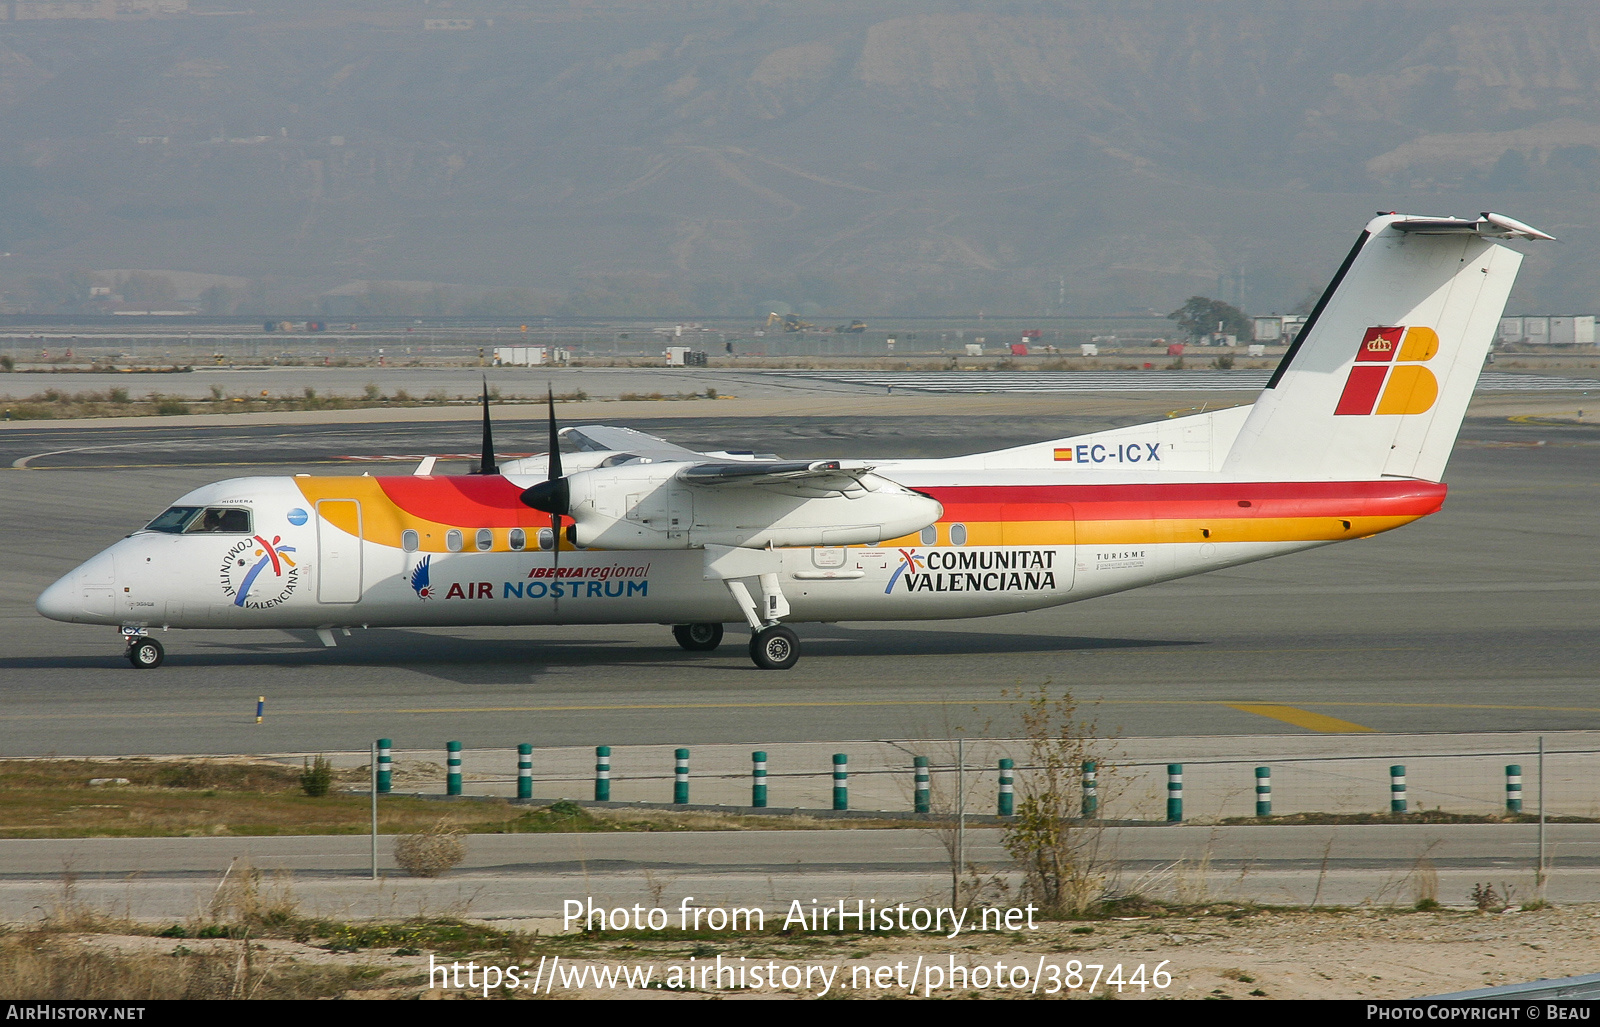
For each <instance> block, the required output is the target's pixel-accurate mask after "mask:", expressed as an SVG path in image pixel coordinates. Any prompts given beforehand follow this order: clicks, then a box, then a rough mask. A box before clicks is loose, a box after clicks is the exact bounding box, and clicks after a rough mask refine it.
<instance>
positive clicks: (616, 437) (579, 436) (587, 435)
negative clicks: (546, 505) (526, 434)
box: [561, 424, 707, 463]
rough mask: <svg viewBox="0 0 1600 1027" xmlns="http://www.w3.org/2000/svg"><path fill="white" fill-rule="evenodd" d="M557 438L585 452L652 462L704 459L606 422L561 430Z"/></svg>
mask: <svg viewBox="0 0 1600 1027" xmlns="http://www.w3.org/2000/svg"><path fill="white" fill-rule="evenodd" d="M561 437H562V438H563V439H566V440H567V441H568V442H571V443H572V444H573V445H575V446H577V447H578V449H580V450H585V451H587V452H602V451H603V452H613V453H631V454H633V455H634V456H642V457H644V458H646V459H648V460H651V461H653V462H656V463H661V462H663V461H681V460H705V459H707V457H706V455H705V454H704V453H700V452H696V451H695V450H692V449H685V448H684V447H682V446H678V445H674V444H673V443H671V442H668V441H667V440H666V439H658V438H656V437H655V436H654V435H646V434H645V433H644V432H642V431H634V430H633V429H632V428H615V427H612V426H611V425H607V424H585V425H582V426H581V427H577V428H563V429H561Z"/></svg>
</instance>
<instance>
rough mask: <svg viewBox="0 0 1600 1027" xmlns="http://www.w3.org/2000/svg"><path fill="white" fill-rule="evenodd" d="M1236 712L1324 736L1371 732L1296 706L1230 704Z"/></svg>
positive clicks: (1369, 729) (1359, 726)
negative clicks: (1279, 721)
mask: <svg viewBox="0 0 1600 1027" xmlns="http://www.w3.org/2000/svg"><path fill="white" fill-rule="evenodd" d="M1228 705H1230V706H1232V707H1233V708H1234V709H1236V710H1241V711H1243V712H1245V713H1254V714H1255V715H1256V716H1258V717H1270V718H1271V719H1273V720H1281V721H1283V722H1284V723H1285V724H1293V725H1294V726H1295V727H1303V728H1305V729H1306V730H1307V731H1318V732H1321V733H1323V734H1349V733H1351V732H1355V731H1371V730H1373V729H1372V728H1370V727H1364V726H1362V725H1360V724H1352V723H1351V722H1350V721H1348V720H1340V719H1339V718H1338V717H1330V716H1328V715H1327V714H1325V713H1312V712H1311V711H1310V710H1302V709H1300V708H1299V707H1296V706H1269V705H1264V704H1256V703H1229V704H1228Z"/></svg>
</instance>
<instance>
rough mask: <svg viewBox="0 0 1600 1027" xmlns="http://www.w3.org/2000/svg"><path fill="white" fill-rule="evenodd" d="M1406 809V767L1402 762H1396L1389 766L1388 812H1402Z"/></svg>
mask: <svg viewBox="0 0 1600 1027" xmlns="http://www.w3.org/2000/svg"><path fill="white" fill-rule="evenodd" d="M1405 811H1406V768H1405V764H1403V763H1396V764H1395V765H1394V766H1392V767H1390V768H1389V812H1390V813H1404V812H1405Z"/></svg>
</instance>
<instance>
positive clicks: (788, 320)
mask: <svg viewBox="0 0 1600 1027" xmlns="http://www.w3.org/2000/svg"><path fill="white" fill-rule="evenodd" d="M773 325H780V326H782V328H783V330H784V331H786V332H808V331H810V330H811V329H813V328H815V327H816V325H814V324H812V323H811V322H810V321H802V320H801V319H800V318H799V316H798V315H796V314H780V313H778V312H777V311H773V312H772V313H770V314H768V315H767V327H768V328H771V327H772V326H773ZM862 327H866V326H865V325H863V326H862Z"/></svg>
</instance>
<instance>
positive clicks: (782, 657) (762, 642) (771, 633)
mask: <svg viewBox="0 0 1600 1027" xmlns="http://www.w3.org/2000/svg"><path fill="white" fill-rule="evenodd" d="M750 659H751V661H752V662H754V663H755V665H756V666H757V667H760V668H761V669H762V670H788V669H789V668H790V667H793V666H794V665H795V663H796V662H798V661H799V659H800V636H798V635H796V634H795V633H794V632H793V631H790V630H789V629H788V628H786V627H784V626H783V625H782V624H775V625H773V626H772V627H770V628H762V629H761V630H760V631H758V632H756V633H755V634H754V635H751V636H750Z"/></svg>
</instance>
